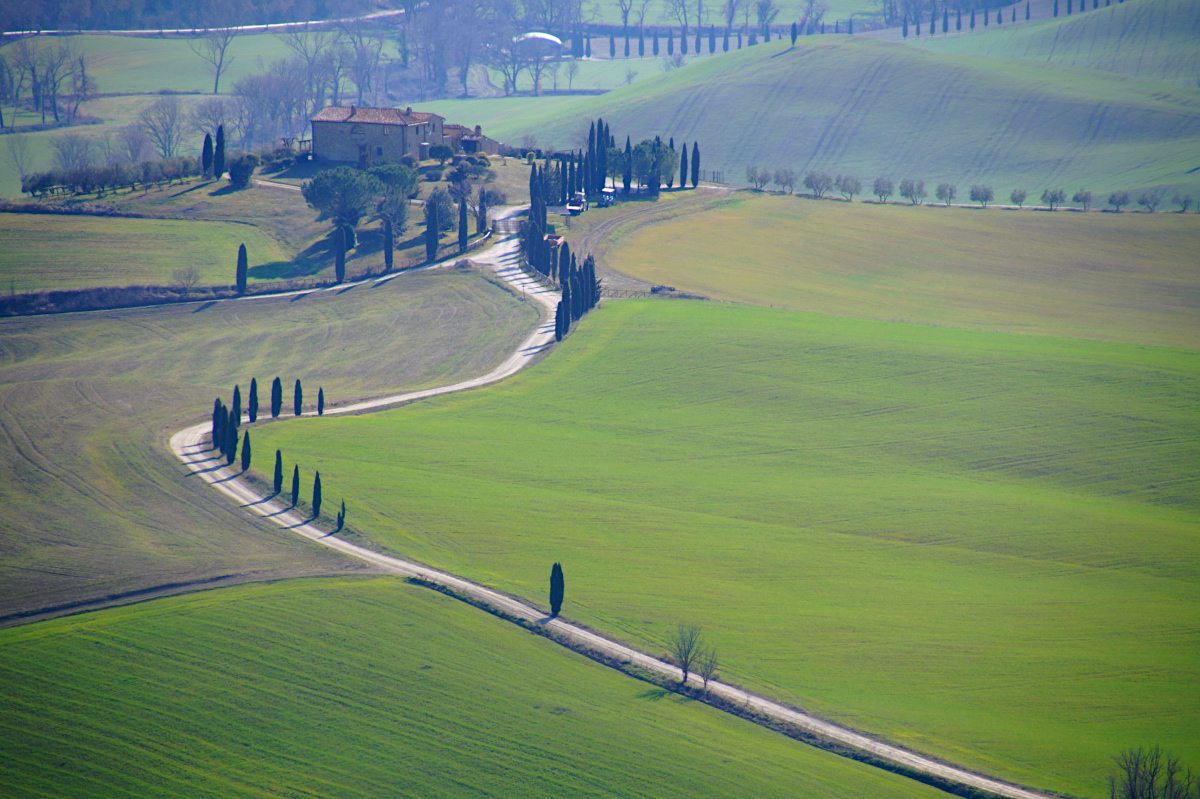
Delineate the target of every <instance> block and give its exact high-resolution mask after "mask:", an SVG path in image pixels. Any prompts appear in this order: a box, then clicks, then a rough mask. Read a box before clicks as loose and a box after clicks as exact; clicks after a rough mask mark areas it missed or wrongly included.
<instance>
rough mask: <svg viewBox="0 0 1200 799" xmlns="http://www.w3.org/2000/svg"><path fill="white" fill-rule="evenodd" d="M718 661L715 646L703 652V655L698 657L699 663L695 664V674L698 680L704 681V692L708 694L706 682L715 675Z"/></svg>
mask: <svg viewBox="0 0 1200 799" xmlns="http://www.w3.org/2000/svg"><path fill="white" fill-rule="evenodd" d="M719 664H720V661H719V660H718V659H717V648H716V647H715V646H713V647H709V648H708V649H706V650H704V654H703V655H701V656H700V660H699V662H697V663H696V672H697V673H698V674H699V675H700V679H702V680H704V692H705V693H708V681H709V680H711V679H712V678H713V677H715V676H716V675H717V666H718V665H719Z"/></svg>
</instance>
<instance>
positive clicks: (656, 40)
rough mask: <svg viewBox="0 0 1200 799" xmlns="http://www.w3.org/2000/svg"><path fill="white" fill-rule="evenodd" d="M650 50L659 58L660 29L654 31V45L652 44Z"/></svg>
mask: <svg viewBox="0 0 1200 799" xmlns="http://www.w3.org/2000/svg"><path fill="white" fill-rule="evenodd" d="M650 50H651V52H652V53H654V55H655V57H656V58H657V57H658V28H655V29H654V39H653V43H652V46H651V48H650Z"/></svg>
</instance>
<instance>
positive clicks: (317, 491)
mask: <svg viewBox="0 0 1200 799" xmlns="http://www.w3.org/2000/svg"><path fill="white" fill-rule="evenodd" d="M312 509H313V518H314V519H315V518H317V517H318V516H320V515H321V473H320V472H317V476H316V478H314V479H313V498H312Z"/></svg>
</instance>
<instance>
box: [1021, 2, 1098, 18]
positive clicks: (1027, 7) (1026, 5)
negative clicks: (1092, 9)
mask: <svg viewBox="0 0 1200 799" xmlns="http://www.w3.org/2000/svg"><path fill="white" fill-rule="evenodd" d="M1104 5H1105V6H1107V5H1108V0H1104ZM1025 21H1026V22H1028V21H1029V0H1025Z"/></svg>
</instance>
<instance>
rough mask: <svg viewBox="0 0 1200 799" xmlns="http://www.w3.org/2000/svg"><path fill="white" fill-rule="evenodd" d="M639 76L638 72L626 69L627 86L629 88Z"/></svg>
mask: <svg viewBox="0 0 1200 799" xmlns="http://www.w3.org/2000/svg"><path fill="white" fill-rule="evenodd" d="M637 76H638V74H637V70H635V69H626V70H625V85H626V86H629V85H630V84H632V83H633V82H634V81H635V80H637Z"/></svg>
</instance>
